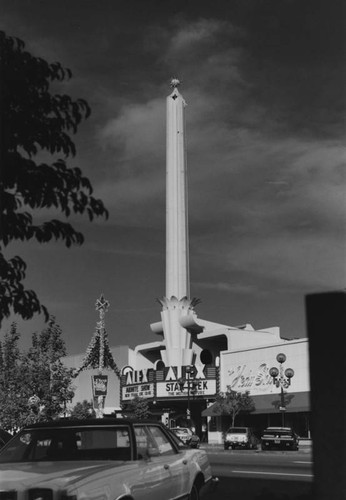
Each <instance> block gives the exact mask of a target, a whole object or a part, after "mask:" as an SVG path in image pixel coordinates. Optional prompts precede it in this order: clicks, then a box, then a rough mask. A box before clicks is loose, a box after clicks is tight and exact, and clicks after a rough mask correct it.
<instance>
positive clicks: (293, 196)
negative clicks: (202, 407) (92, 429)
mask: <svg viewBox="0 0 346 500" xmlns="http://www.w3.org/2000/svg"><path fill="white" fill-rule="evenodd" d="M344 21H345V17H344V15H343V12H342V2H341V1H340V2H339V0H334V1H333V2H329V1H324V0H322V1H319V0H314V1H310V0H227V1H223V0H222V1H217V0H214V1H207V0H198V1H187V0H185V1H181V0H175V1H174V0H170V1H166V0H155V1H154V0H124V1H123V0H117V1H115V0H97V1H96V0H73V1H71V0H60V1H59V2H57V1H55V0H54V1H53V0H0V29H1V30H4V31H5V32H6V34H8V35H11V36H16V37H19V38H21V39H22V40H23V41H24V42H25V43H26V49H27V50H28V51H29V52H31V53H32V54H33V55H35V56H38V57H43V58H44V59H46V60H47V61H48V62H55V61H58V62H60V63H61V64H62V65H63V66H65V67H68V68H70V69H71V71H72V74H73V77H72V79H71V80H69V81H68V82H64V83H63V84H62V85H61V87H60V90H61V92H63V93H67V94H69V95H71V96H72V97H74V98H77V97H81V98H84V99H86V100H87V101H88V103H89V105H90V107H91V110H92V113H91V116H90V118H89V119H88V120H87V121H85V122H83V124H82V125H81V126H80V128H79V131H78V133H77V135H76V136H75V137H74V141H75V144H76V147H77V155H76V156H75V157H74V158H71V159H69V160H68V164H69V165H70V166H78V167H80V168H81V169H82V171H83V173H84V174H85V175H86V176H87V177H88V178H89V179H90V181H91V182H92V185H93V187H94V195H95V196H96V197H97V198H101V199H102V200H103V202H104V204H105V206H106V208H107V209H108V210H109V219H108V220H104V219H98V220H94V221H93V222H92V223H90V222H88V220H87V219H86V218H84V217H77V216H75V217H73V219H72V220H71V222H73V224H74V226H75V228H76V229H78V230H80V231H82V232H83V234H84V236H85V242H84V244H83V245H82V246H81V247H74V248H70V249H67V248H66V247H64V245H63V244H62V243H59V242H50V243H49V244H45V245H42V244H41V245H39V244H36V243H34V242H20V243H16V244H11V245H10V246H9V247H7V249H6V256H8V257H12V256H13V255H16V254H18V255H20V256H21V257H22V258H23V259H24V260H25V261H26V263H27V266H28V267H27V276H26V281H25V285H26V287H27V288H31V289H34V290H35V291H36V293H37V294H38V296H39V298H40V300H41V302H42V303H43V304H44V305H46V306H47V307H48V309H49V311H50V313H51V314H52V315H54V316H55V318H56V322H57V323H58V324H59V325H60V327H61V328H62V331H63V338H64V340H65V342H66V346H67V350H68V354H77V353H83V352H85V350H86V348H87V345H88V343H89V342H90V340H91V337H92V335H93V333H94V331H95V326H96V322H97V321H98V319H99V317H98V313H97V311H96V310H95V302H96V300H97V298H98V297H99V296H100V295H101V293H103V294H104V296H105V298H106V299H107V300H108V301H109V302H110V307H109V310H108V312H107V314H106V317H105V321H106V329H107V333H108V337H109V343H110V345H111V346H116V345H128V346H129V347H131V348H134V347H135V346H136V345H138V344H143V343H147V342H153V341H156V340H160V338H161V337H157V336H155V334H154V333H152V332H151V330H150V323H154V322H157V321H160V311H161V306H160V305H159V303H158V302H157V300H156V299H157V298H161V297H163V296H164V295H165V195H166V193H165V161H166V158H165V146H166V145H165V141H166V136H165V113H166V97H167V96H168V95H169V94H170V93H171V88H170V80H171V78H172V77H176V78H179V79H180V81H181V86H180V87H179V91H180V93H181V94H182V95H183V97H184V99H185V101H186V102H187V107H186V134H187V135H186V139H187V169H188V205H189V238H190V280H191V285H190V288H191V297H196V298H199V299H201V303H200V304H199V305H197V306H196V313H197V315H198V317H199V318H202V319H204V320H208V321H213V322H217V323H221V324H225V325H229V326H237V325H243V324H245V323H249V324H251V325H252V326H253V328H255V329H265V328H268V327H273V326H279V327H280V332H281V336H282V337H284V338H296V337H306V336H307V332H306V319H305V297H306V295H307V294H311V293H323V292H329V291H335V290H343V289H345V278H346V270H345V254H346V253H345V251H346V226H345V222H346V221H345V213H346V211H345V209H346V195H345V192H346V191H345V187H346V182H345V180H346V179H345V103H346V95H345V81H344V80H345V38H344V28H345V23H344ZM46 215H47V214H43V213H41V214H38V215H37V217H38V218H39V219H40V218H41V219H42V220H44V217H45V216H46ZM326 314H328V311H326ZM12 321H16V322H17V325H18V329H19V331H20V332H21V334H22V341H23V342H24V344H25V343H27V344H28V343H29V342H30V338H31V334H32V333H33V332H35V331H40V330H42V328H44V326H45V324H44V320H43V318H42V317H35V318H34V319H33V320H31V321H26V322H24V321H21V320H20V318H17V317H12V318H10V319H9V320H8V321H5V322H4V323H3V325H2V328H1V334H0V339H1V337H2V336H3V335H4V333H5V332H6V331H7V330H8V327H9V325H10V323H11V322H12Z"/></svg>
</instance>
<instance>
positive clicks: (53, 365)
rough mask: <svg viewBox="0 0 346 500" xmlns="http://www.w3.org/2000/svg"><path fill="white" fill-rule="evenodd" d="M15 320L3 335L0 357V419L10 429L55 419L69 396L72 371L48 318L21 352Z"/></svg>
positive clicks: (53, 323) (63, 346) (70, 396)
mask: <svg viewBox="0 0 346 500" xmlns="http://www.w3.org/2000/svg"><path fill="white" fill-rule="evenodd" d="M19 339H20V334H19V333H18V332H17V326H16V324H15V323H13V324H12V325H11V329H10V331H9V332H8V333H6V334H5V337H4V341H3V345H2V346H1V360H0V421H1V424H2V426H3V427H4V428H5V429H8V430H14V429H18V428H20V427H22V426H23V425H25V424H27V423H31V422H36V421H42V420H43V421H44V420H50V419H54V418H57V417H58V416H59V415H61V414H62V413H63V412H64V410H65V407H66V403H67V402H68V401H70V400H71V399H72V397H73V388H72V370H71V369H69V368H66V367H65V366H64V365H63V363H62V362H61V357H62V356H65V355H66V349H65V344H64V341H63V340H62V338H61V329H60V327H59V326H58V325H57V324H56V323H55V319H54V318H50V320H49V323H48V326H47V328H46V329H44V330H43V331H42V332H41V333H40V335H37V334H34V335H33V336H32V346H31V347H30V349H29V350H28V351H24V352H21V351H20V349H19V347H18V341H19Z"/></svg>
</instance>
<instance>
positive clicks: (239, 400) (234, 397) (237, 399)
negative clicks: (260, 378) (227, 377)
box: [213, 385, 255, 427]
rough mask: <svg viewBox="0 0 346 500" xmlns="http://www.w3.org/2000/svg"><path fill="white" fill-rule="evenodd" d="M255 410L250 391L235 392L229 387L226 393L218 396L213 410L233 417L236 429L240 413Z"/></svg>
mask: <svg viewBox="0 0 346 500" xmlns="http://www.w3.org/2000/svg"><path fill="white" fill-rule="evenodd" d="M254 410H255V405H254V402H253V400H252V398H251V397H250V396H249V391H246V392H236V391H233V390H232V389H231V387H230V386H229V385H228V386H227V391H226V392H225V393H220V394H218V396H217V397H216V401H215V405H214V408H213V411H214V413H218V414H220V413H221V415H231V417H232V427H234V422H235V419H236V416H237V415H238V414H239V413H240V412H251V411H254Z"/></svg>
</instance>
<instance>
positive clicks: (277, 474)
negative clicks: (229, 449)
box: [232, 470, 313, 477]
mask: <svg viewBox="0 0 346 500" xmlns="http://www.w3.org/2000/svg"><path fill="white" fill-rule="evenodd" d="M232 472H235V473H237V474H264V475H267V476H299V477H313V474H289V473H288V472H259V471H257V470H254V471H250V470H232Z"/></svg>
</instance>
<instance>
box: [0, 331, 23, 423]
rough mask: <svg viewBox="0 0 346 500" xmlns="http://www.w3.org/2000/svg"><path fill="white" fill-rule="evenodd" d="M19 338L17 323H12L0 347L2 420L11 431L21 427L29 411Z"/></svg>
mask: <svg viewBox="0 0 346 500" xmlns="http://www.w3.org/2000/svg"><path fill="white" fill-rule="evenodd" d="M19 339H20V334H19V333H18V331H17V325H16V323H12V324H11V327H10V330H9V332H6V333H5V336H4V340H3V343H2V345H1V349H0V352H1V358H0V422H1V427H3V428H4V429H5V430H9V431H11V430H14V429H17V428H18V427H19V425H18V423H19V422H20V421H21V418H22V415H23V414H25V413H27V411H28V408H27V394H26V391H25V388H24V387H23V385H24V384H25V380H24V379H23V374H22V372H21V354H20V350H19V346H18V343H19Z"/></svg>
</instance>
